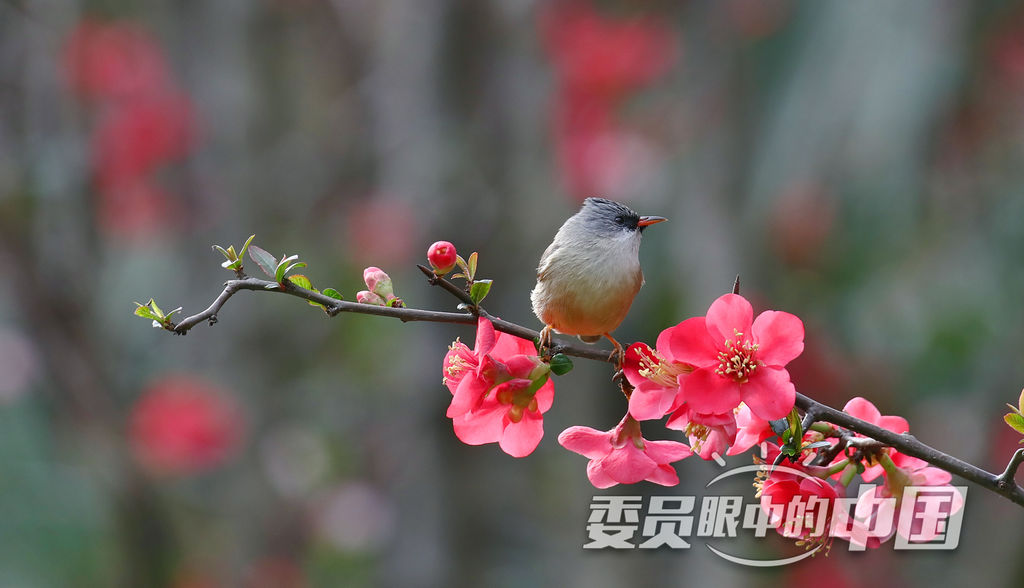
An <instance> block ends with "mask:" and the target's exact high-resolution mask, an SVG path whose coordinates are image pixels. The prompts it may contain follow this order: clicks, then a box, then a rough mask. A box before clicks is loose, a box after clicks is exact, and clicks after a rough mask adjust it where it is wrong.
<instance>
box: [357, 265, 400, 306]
mask: <svg viewBox="0 0 1024 588" xmlns="http://www.w3.org/2000/svg"><path fill="white" fill-rule="evenodd" d="M363 281H364V282H366V287H367V288H368V289H369V290H370V292H373V293H374V294H376V295H377V296H379V297H380V298H391V297H393V296H394V295H395V289H394V285H393V284H392V283H391V277H390V276H388V275H387V274H386V273H384V270H382V269H380V268H379V267H373V266H370V267H368V268H366V269H365V270H363Z"/></svg>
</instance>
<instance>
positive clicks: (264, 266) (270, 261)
mask: <svg viewBox="0 0 1024 588" xmlns="http://www.w3.org/2000/svg"><path fill="white" fill-rule="evenodd" d="M249 257H250V258H252V260H253V261H255V262H256V265H258V266H260V269H261V270H263V273H265V274H267V275H268V276H270V277H273V276H274V271H275V270H276V268H277V260H275V259H274V256H273V255H271V254H270V253H269V252H268V251H266V250H265V249H263V248H262V247H257V246H256V245H252V246H251V247H249Z"/></svg>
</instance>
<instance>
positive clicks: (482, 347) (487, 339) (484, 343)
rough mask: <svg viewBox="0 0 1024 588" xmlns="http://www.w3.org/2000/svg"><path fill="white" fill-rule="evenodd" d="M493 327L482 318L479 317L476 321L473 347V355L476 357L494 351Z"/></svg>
mask: <svg viewBox="0 0 1024 588" xmlns="http://www.w3.org/2000/svg"><path fill="white" fill-rule="evenodd" d="M495 341H496V339H495V335H494V325H493V324H491V321H489V320H487V319H486V318H484V317H480V318H479V319H477V321H476V343H475V344H474V347H473V353H475V354H476V355H477V357H479V356H481V355H484V354H487V353H490V352H491V350H492V349H494V343H495Z"/></svg>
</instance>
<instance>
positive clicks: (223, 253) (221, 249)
mask: <svg viewBox="0 0 1024 588" xmlns="http://www.w3.org/2000/svg"><path fill="white" fill-rule="evenodd" d="M213 250H214V251H219V252H220V254H221V255H223V256H224V257H226V258H227V259H228V261H234V260H235V258H234V257H232V256H231V255H230V254H229V253H228V252H227V250H226V249H224V248H223V247H221V246H220V245H214V246H213Z"/></svg>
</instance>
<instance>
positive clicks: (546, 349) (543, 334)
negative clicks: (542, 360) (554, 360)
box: [537, 325, 554, 357]
mask: <svg viewBox="0 0 1024 588" xmlns="http://www.w3.org/2000/svg"><path fill="white" fill-rule="evenodd" d="M553 330H554V329H552V328H551V325H544V328H543V329H541V330H540V336H539V337H537V351H538V353H540V355H541V356H542V357H547V356H550V355H551V332H552V331H553Z"/></svg>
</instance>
